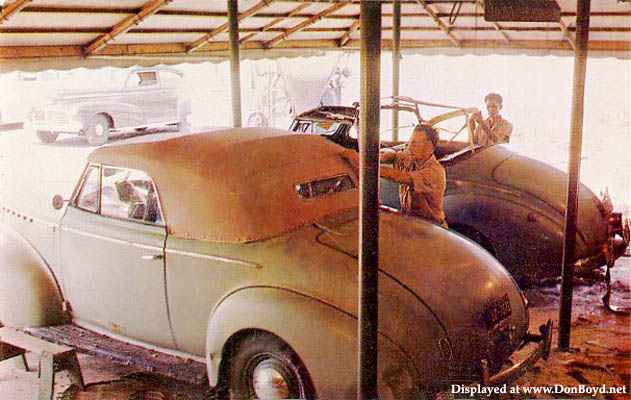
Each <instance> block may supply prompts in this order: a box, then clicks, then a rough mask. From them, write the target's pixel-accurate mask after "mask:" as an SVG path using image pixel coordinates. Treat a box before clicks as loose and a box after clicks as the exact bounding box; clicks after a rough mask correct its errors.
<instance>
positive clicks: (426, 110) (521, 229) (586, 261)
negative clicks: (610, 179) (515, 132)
mask: <svg viewBox="0 0 631 400" xmlns="http://www.w3.org/2000/svg"><path fill="white" fill-rule="evenodd" d="M394 107H395V106H394V102H392V103H389V102H386V103H385V105H384V106H382V109H383V112H382V116H381V130H380V132H381V133H380V134H381V140H382V146H387V147H393V148H394V149H399V150H400V149H403V148H404V146H405V144H404V143H403V142H392V140H391V138H392V126H391V121H392V118H391V115H389V113H391V111H392V110H393V109H394ZM396 107H397V108H398V109H399V111H400V113H399V115H400V119H401V122H400V129H399V130H400V132H399V133H400V135H399V138H401V139H403V140H407V139H408V138H409V135H410V134H411V132H412V129H413V127H414V126H415V125H416V124H418V123H419V121H420V122H424V123H428V124H431V125H433V126H434V127H436V128H438V130H439V132H440V134H441V140H440V141H439V143H438V146H437V149H436V157H437V158H438V160H439V161H440V163H441V164H442V165H443V166H444V167H445V169H446V171H447V189H446V191H445V197H444V201H443V207H444V210H445V215H446V219H447V223H448V225H449V228H450V229H452V230H455V231H457V232H459V233H461V234H463V235H464V236H467V237H469V238H470V239H472V240H473V241H475V242H477V243H478V244H480V245H481V246H482V247H484V248H485V249H486V250H488V251H489V252H490V253H491V254H492V255H494V256H495V257H496V258H497V259H498V260H499V261H500V262H501V263H502V264H503V265H504V266H506V268H507V269H508V270H509V271H510V272H511V274H513V276H514V277H515V278H516V279H517V280H518V282H520V283H524V284H528V283H532V282H534V281H539V280H541V279H545V278H553V277H556V276H558V275H560V273H561V258H562V252H563V227H564V215H565V198H566V190H567V175H566V174H565V173H564V172H562V171H559V170H557V169H555V168H553V167H551V166H549V165H547V164H544V163H542V162H539V161H536V160H533V159H531V158H528V157H524V156H521V155H518V154H516V153H514V152H513V151H511V150H509V149H508V148H507V147H506V146H504V145H494V146H490V147H481V146H477V145H475V144H474V143H473V140H472V137H473V135H472V132H471V127H470V124H469V117H470V116H471V114H472V113H473V112H475V111H477V109H475V108H461V107H451V106H444V105H439V104H434V103H428V102H422V101H417V100H414V99H411V98H400V99H399V103H398V104H397V105H396ZM437 107H440V108H444V107H448V108H451V110H450V111H449V112H447V113H442V114H438V115H435V116H433V117H431V118H425V117H424V116H425V115H427V114H430V115H431V113H432V112H433V114H436V108H437ZM422 114H423V115H422ZM358 118H359V109H358V106H357V104H355V105H354V106H353V107H343V106H324V107H319V108H316V109H313V110H310V111H306V112H304V113H302V114H301V115H299V116H297V117H296V118H295V120H294V122H293V123H292V125H291V127H290V130H291V131H294V132H302V133H316V134H319V135H322V136H324V137H326V138H327V139H329V140H331V141H333V142H335V143H338V144H340V145H342V146H344V147H347V148H351V149H355V150H357V149H358V141H357V133H356V128H355V124H356V123H357V122H358ZM463 133H468V138H465V139H464V140H460V141H456V140H455V139H457V138H458V136H459V135H461V136H465V135H462V134H463ZM379 185H380V188H379V198H380V201H381V203H382V204H383V205H385V206H388V207H391V208H393V209H398V208H399V195H398V184H396V183H394V182H391V181H388V180H385V179H381V180H380V183H379ZM579 192H580V193H579V218H578V234H577V253H576V259H575V260H574V261H576V263H577V266H578V267H579V269H578V270H579V271H580V270H582V271H585V270H589V269H591V268H594V267H599V266H603V265H605V264H606V263H609V264H610V265H613V261H614V260H615V259H616V258H618V257H619V256H620V255H621V254H622V253H623V251H624V249H625V248H626V246H627V245H628V244H629V230H628V229H629V228H628V224H626V225H623V221H622V218H621V214H620V213H612V206H611V203H610V201H609V200H608V199H606V200H605V201H601V200H600V199H599V198H598V197H596V195H594V193H592V191H591V190H589V189H588V188H587V187H586V186H585V185H581V187H580V191H579Z"/></svg>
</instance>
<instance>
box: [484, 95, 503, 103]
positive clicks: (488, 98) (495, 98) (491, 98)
mask: <svg viewBox="0 0 631 400" xmlns="http://www.w3.org/2000/svg"><path fill="white" fill-rule="evenodd" d="M502 100H503V99H502V96H500V95H499V94H498V93H489V94H487V95H486V96H485V97H484V102H485V103H486V102H487V101H495V102H497V103H499V104H500V105H502Z"/></svg>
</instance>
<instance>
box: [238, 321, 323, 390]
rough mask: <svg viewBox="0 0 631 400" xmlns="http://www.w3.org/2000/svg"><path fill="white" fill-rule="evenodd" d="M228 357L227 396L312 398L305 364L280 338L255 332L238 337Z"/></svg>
mask: <svg viewBox="0 0 631 400" xmlns="http://www.w3.org/2000/svg"><path fill="white" fill-rule="evenodd" d="M231 354H232V357H231V358H230V360H229V371H228V390H229V393H230V399H232V400H236V399H239V400H244V399H261V400H267V399H270V400H271V399H312V398H313V396H312V392H313V391H312V390H311V385H310V383H309V378H308V375H307V371H306V369H305V367H304V366H303V365H302V362H301V361H300V359H299V358H298V356H297V355H296V353H295V352H294V351H293V350H292V349H291V348H289V346H287V345H286V344H285V343H283V342H282V341H281V340H280V339H279V338H277V337H276V336H274V335H271V334H269V333H264V332H258V333H255V334H252V335H248V336H247V337H245V338H243V339H242V340H240V341H239V342H238V343H237V344H236V345H235V346H234V347H233V349H232V352H231Z"/></svg>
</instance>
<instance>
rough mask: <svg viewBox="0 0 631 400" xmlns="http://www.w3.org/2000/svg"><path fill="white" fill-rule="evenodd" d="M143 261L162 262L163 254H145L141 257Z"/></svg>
mask: <svg viewBox="0 0 631 400" xmlns="http://www.w3.org/2000/svg"><path fill="white" fill-rule="evenodd" d="M141 258H142V259H143V260H162V259H163V258H164V255H163V254H145V255H143V256H141Z"/></svg>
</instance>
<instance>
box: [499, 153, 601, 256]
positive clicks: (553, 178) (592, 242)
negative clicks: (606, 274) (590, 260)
mask: <svg viewBox="0 0 631 400" xmlns="http://www.w3.org/2000/svg"><path fill="white" fill-rule="evenodd" d="M493 179H494V180H495V181H496V182H497V183H499V184H501V185H505V186H510V187H512V188H515V189H517V190H519V191H521V192H525V193H528V194H529V195H531V196H534V197H536V198H538V199H539V200H541V201H543V202H545V203H546V204H548V205H549V206H550V207H552V208H553V209H555V210H556V211H557V212H558V213H559V214H561V215H563V216H564V215H565V204H566V199H567V193H566V191H567V174H566V173H564V172H562V171H560V170H558V169H556V168H553V167H551V166H549V165H547V164H544V163H542V162H539V161H536V160H533V159H531V158H528V157H524V156H520V155H517V154H513V155H511V156H510V157H508V158H506V159H505V160H504V161H503V162H501V163H500V164H499V165H498V166H497V167H496V168H495V169H494V170H493ZM602 210H603V206H602V203H601V201H600V200H599V199H598V198H597V197H596V195H594V193H593V192H592V191H591V190H589V189H588V188H587V187H586V186H585V185H583V184H581V185H580V189H579V208H578V211H579V215H578V232H579V236H580V237H581V239H582V240H583V242H584V243H585V244H586V245H587V247H588V249H589V251H590V252H591V253H597V252H598V251H599V250H600V248H601V247H602V245H603V243H604V242H605V241H606V238H607V225H606V221H605V218H604V217H603V214H602ZM579 257H580V255H579Z"/></svg>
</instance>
